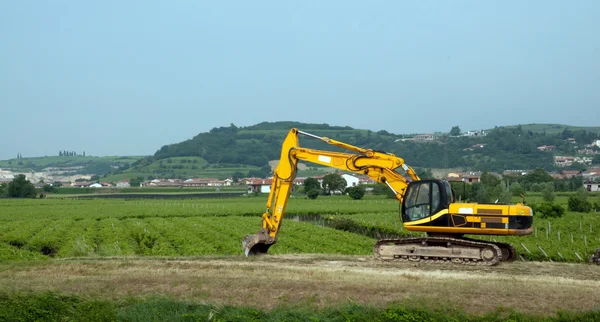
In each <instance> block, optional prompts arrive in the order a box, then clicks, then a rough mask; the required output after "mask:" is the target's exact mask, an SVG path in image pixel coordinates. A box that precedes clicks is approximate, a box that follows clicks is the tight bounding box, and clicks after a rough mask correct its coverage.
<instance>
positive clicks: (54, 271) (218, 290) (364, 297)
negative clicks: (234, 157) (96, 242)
mask: <svg viewBox="0 0 600 322" xmlns="http://www.w3.org/2000/svg"><path fill="white" fill-rule="evenodd" d="M598 279H600V271H598V270H597V269H596V267H592V266H587V265H574V264H557V263H531V262H528V263H520V262H516V263H513V264H511V265H502V266H498V267H491V268H477V267H463V266H457V265H446V266H442V267H440V266H439V265H431V264H421V265H418V264H402V263H384V262H380V261H376V260H374V259H373V258H372V257H370V256H368V257H359V256H334V255H293V256H292V255H278V256H272V255H271V256H266V257H259V258H246V257H243V256H233V257H222V256H220V257H202V258H186V259H181V258H164V259H143V258H142V259H136V258H127V259H119V258H115V259H102V260H73V261H70V260H68V261H53V262H52V263H41V264H40V263H29V264H0V285H2V286H3V287H2V291H4V292H7V293H9V294H14V293H24V294H45V292H48V291H52V292H58V293H59V294H65V295H68V296H75V297H82V298H93V299H97V300H99V301H103V302H105V303H106V302H117V301H123V299H126V298H128V297H135V298H143V299H148V298H152V297H157V296H161V297H168V298H171V299H174V300H176V301H185V302H187V303H193V304H196V305H197V304H212V305H215V306H217V307H225V306H235V307H252V308H255V309H257V310H262V311H266V312H273V311H277V310H278V308H281V307H288V308H290V307H296V308H298V307H300V308H306V309H310V310H316V311H318V310H326V309H327V308H332V307H343V306H347V305H350V304H352V305H358V306H368V307H372V308H373V309H375V310H385V309H386V308H388V307H390V306H394V305H398V304H400V305H402V306H403V307H420V308H428V309H427V311H429V312H431V311H433V310H435V309H434V308H438V309H441V310H446V309H448V310H450V312H451V313H452V312H465V313H466V314H469V315H482V314H486V313H493V312H498V310H506V311H517V312H527V313H529V314H534V315H539V316H552V315H554V314H556V312H557V311H564V312H588V311H592V310H597V309H598V307H597V301H596V299H597V298H598V296H600V282H599V281H598ZM482 299H485V301H482Z"/></svg>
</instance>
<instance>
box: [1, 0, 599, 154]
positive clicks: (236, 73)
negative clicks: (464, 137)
mask: <svg viewBox="0 0 600 322" xmlns="http://www.w3.org/2000/svg"><path fill="white" fill-rule="evenodd" d="M598 16H600V2H597V1H584V0H582V1H577V2H574V3H566V2H562V1H527V2H524V1H505V2H494V3H493V2H477V1H450V0H447V1H419V2H410V3H409V2H394V1H382V2H377V3H370V2H361V1H328V2H323V3H321V2H314V3H313V2H311V3H309V2H300V1H264V2H252V3H250V2H228V3H225V2H219V3H208V2H202V1H198V2H195V1H177V2H169V3H167V2H161V1H127V2H120V1H103V2H98V3H93V2H75V1H71V2H50V1H46V2H41V1H40V2H9V1H5V2H1V3H0V57H1V59H0V107H1V110H0V120H2V123H1V124H2V128H3V131H4V138H3V140H2V143H1V144H0V147H1V148H0V160H4V159H10V158H14V157H15V156H16V155H17V153H21V154H22V155H23V156H24V157H34V156H44V155H48V156H53V155H56V154H58V151H59V150H69V151H77V152H81V151H84V150H85V151H86V153H87V154H89V155H93V156H107V155H151V154H154V152H156V150H158V149H160V147H161V146H163V145H166V144H171V143H177V142H181V141H183V140H186V139H190V138H192V137H193V136H195V135H197V134H198V133H201V132H207V131H209V130H210V129H211V128H214V127H221V126H229V124H231V123H233V124H235V125H237V126H250V125H254V124H257V123H260V122H265V121H268V122H275V121H299V122H305V123H327V124H330V125H337V126H351V127H353V128H360V129H370V130H372V131H380V130H386V131H388V132H392V133H397V134H402V133H427V132H435V131H446V132H447V131H449V130H450V129H451V127H452V126H455V125H458V126H460V127H461V129H463V130H471V129H488V128H493V127H494V126H508V125H515V124H529V123H537V124H542V123H555V124H567V125H574V126H599V125H600V122H599V121H600V119H599V118H598V116H594V115H598V108H599V107H600V60H598V57H600V37H597V30H600V20H598V19H597V17H598Z"/></svg>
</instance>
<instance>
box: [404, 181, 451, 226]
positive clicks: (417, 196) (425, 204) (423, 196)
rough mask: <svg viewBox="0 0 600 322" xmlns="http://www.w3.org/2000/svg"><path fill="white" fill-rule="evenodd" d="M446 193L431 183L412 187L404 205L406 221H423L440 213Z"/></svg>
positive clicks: (422, 183)
mask: <svg viewBox="0 0 600 322" xmlns="http://www.w3.org/2000/svg"><path fill="white" fill-rule="evenodd" d="M442 189H444V188H442ZM444 192H445V191H441V190H440V186H439V185H438V184H437V183H435V182H431V181H429V182H421V183H417V184H413V185H411V186H410V189H409V190H408V193H407V197H406V200H405V203H404V205H405V216H404V218H405V220H408V221H415V220H419V219H423V218H426V217H429V216H431V215H432V214H434V213H436V212H437V211H439V210H440V208H442V205H440V203H441V202H442V199H443V198H442V194H443V193H444Z"/></svg>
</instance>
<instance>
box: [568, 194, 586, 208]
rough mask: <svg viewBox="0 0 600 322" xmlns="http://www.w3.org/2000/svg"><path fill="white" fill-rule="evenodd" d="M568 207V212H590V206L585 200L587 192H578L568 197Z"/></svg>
mask: <svg viewBox="0 0 600 322" xmlns="http://www.w3.org/2000/svg"><path fill="white" fill-rule="evenodd" d="M568 206H569V211H576V212H590V211H591V210H592V204H590V202H589V201H588V200H587V192H585V191H578V192H576V193H575V194H574V195H571V196H569V201H568Z"/></svg>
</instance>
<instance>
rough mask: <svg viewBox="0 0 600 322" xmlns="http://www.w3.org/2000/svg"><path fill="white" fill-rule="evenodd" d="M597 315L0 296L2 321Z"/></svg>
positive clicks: (588, 316) (593, 314) (591, 316)
mask: <svg viewBox="0 0 600 322" xmlns="http://www.w3.org/2000/svg"><path fill="white" fill-rule="evenodd" d="M598 318H600V316H599V314H598V312H597V311H590V312H584V313H565V312H560V313H559V314H557V315H555V316H543V315H534V314H527V313H520V312H515V311H511V310H506V309H498V310H496V311H493V312H488V313H486V314H466V313H464V312H461V311H460V310H457V309H454V308H449V307H445V306H444V305H438V306H437V307H436V308H435V309H432V308H424V307H418V306H407V305H390V306H388V307H383V308H381V307H374V306H371V305H358V304H353V303H351V304H346V305H339V306H332V307H328V308H324V309H320V310H313V309H312V308H310V307H308V306H306V305H294V306H282V307H278V308H277V309H274V310H271V311H264V310H260V309H256V308H252V307H246V306H221V305H210V304H199V303H193V302H189V301H181V300H176V299H173V298H169V297H162V296H158V297H152V298H136V297H127V298H126V300H125V301H119V302H116V301H105V300H99V299H94V298H88V297H79V296H69V295H64V294H60V293H56V292H45V293H42V294H0V319H2V320H7V321H13V320H14V321H25V320H28V321H150V322H152V321H244V322H246V321H324V322H325V321H336V322H337V321H374V322H377V321H389V322H392V321H430V322H434V321H467V322H469V321H490V322H494V321H582V320H586V321H594V320H598Z"/></svg>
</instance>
